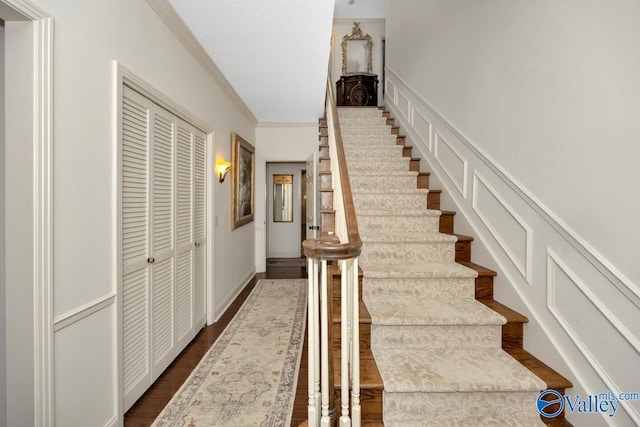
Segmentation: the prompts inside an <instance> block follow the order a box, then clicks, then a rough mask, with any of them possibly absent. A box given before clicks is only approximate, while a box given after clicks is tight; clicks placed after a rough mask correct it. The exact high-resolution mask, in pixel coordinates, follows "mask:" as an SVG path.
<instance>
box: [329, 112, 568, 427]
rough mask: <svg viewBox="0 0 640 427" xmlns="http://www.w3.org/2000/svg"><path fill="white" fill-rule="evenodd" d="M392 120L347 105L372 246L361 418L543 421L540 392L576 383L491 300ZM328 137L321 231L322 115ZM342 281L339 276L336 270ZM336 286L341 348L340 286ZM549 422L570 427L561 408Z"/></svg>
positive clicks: (398, 422) (363, 220)
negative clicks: (533, 348) (542, 356)
mask: <svg viewBox="0 0 640 427" xmlns="http://www.w3.org/2000/svg"><path fill="white" fill-rule="evenodd" d="M388 116H389V115H388V113H385V112H383V111H382V110H380V109H378V108H341V109H339V118H340V124H341V133H342V140H343V143H344V146H345V154H346V159H347V164H348V168H349V178H350V182H351V187H352V190H353V197H354V203H355V208H356V215H357V220H358V228H359V231H360V236H361V239H362V241H363V246H362V253H361V254H360V261H359V262H360V266H361V280H360V286H361V287H362V291H361V293H360V295H363V297H362V302H361V304H360V328H359V329H360V348H361V358H360V359H361V388H362V394H361V402H362V419H363V420H364V421H363V425H370V426H376V425H383V421H384V425H386V426H405V427H411V426H419V425H426V424H427V423H428V424H429V425H443V426H444V425H447V426H448V425H461V426H472V425H473V426H482V425H492V426H494V425H495V426H497V425H505V426H506V425H509V426H515V425H522V426H533V425H544V424H543V423H542V421H541V418H540V416H539V414H538V412H537V410H536V408H535V401H536V398H537V396H538V394H539V392H540V391H541V390H544V389H547V388H553V389H556V390H558V391H559V392H560V393H564V391H565V388H569V387H571V386H572V385H571V383H570V382H569V381H568V380H566V379H565V378H563V377H562V376H560V375H559V374H558V373H556V372H555V371H553V370H552V369H550V368H548V367H547V366H546V365H544V364H543V363H542V362H540V361H539V360H537V359H536V358H534V357H533V356H532V355H531V354H529V353H528V352H526V351H525V350H524V349H523V348H522V341H523V340H522V333H523V327H522V326H523V324H524V323H526V322H527V319H526V317H525V316H522V315H520V314H519V313H516V312H515V311H513V310H510V309H509V308H507V307H505V306H503V305H502V304H500V303H498V302H496V301H494V300H493V276H495V274H496V273H495V272H493V271H491V270H489V269H486V268H483V267H481V266H478V265H476V264H474V263H472V262H471V242H472V240H473V239H472V238H471V237H467V236H461V235H455V234H454V233H453V231H454V230H453V224H454V221H453V219H454V216H455V212H452V211H440V210H439V209H440V191H437V190H433V189H429V174H428V173H426V172H420V171H419V165H420V159H418V158H413V157H412V153H411V152H412V149H411V147H409V146H407V145H406V144H405V138H404V137H402V136H400V135H398V134H399V131H398V129H397V128H394V127H393V121H392V119H389V117H388ZM323 127H324V129H323ZM320 132H321V133H320V135H321V136H320V140H321V145H320V151H321V172H320V175H321V179H320V181H321V201H322V206H321V216H322V227H323V230H331V229H332V226H333V216H332V215H333V211H332V190H331V176H330V172H329V171H328V169H327V168H326V165H328V158H327V157H328V151H327V148H326V146H325V145H324V144H323V142H324V140H323V138H324V137H325V135H326V124H325V123H323V121H322V119H321V122H320ZM333 278H334V280H333V281H334V282H335V283H339V279H340V272H339V271H337V269H334V271H333ZM333 289H334V291H333V297H334V309H333V318H334V328H333V341H334V343H335V348H337V349H339V343H340V325H339V322H340V311H339V310H340V294H339V286H333ZM337 352H338V350H336V353H337ZM337 366H339V364H338V363H336V364H334V378H335V381H334V382H335V384H336V387H335V389H336V393H338V392H339V387H340V372H339V369H337ZM543 421H544V422H545V423H546V424H552V425H570V424H569V423H568V422H567V421H566V420H565V419H564V414H562V415H561V416H560V417H557V418H554V419H543Z"/></svg>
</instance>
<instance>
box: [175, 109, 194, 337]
mask: <svg viewBox="0 0 640 427" xmlns="http://www.w3.org/2000/svg"><path fill="white" fill-rule="evenodd" d="M194 136H195V132H194V130H193V128H192V127H191V126H189V125H188V124H187V123H185V122H183V121H182V120H178V140H177V163H176V171H177V173H176V180H177V195H178V197H177V208H178V210H177V217H176V229H177V235H176V237H177V253H176V261H177V275H176V279H177V280H176V296H177V305H178V317H177V322H178V323H177V333H178V340H179V341H183V340H185V339H189V340H190V339H191V338H190V331H191V330H192V329H193V322H194V319H193V286H192V284H193V252H194V249H195V247H194V241H193V144H194Z"/></svg>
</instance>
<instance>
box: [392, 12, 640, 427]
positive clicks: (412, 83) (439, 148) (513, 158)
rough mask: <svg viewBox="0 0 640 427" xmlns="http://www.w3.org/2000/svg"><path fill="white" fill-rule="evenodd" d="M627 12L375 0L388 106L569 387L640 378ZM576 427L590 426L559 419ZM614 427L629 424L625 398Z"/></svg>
mask: <svg viewBox="0 0 640 427" xmlns="http://www.w3.org/2000/svg"><path fill="white" fill-rule="evenodd" d="M638 12H640V5H638V4H637V3H635V2H626V1H616V2H613V3H611V2H609V3H607V4H606V5H605V4H603V3H602V2H596V1H589V2H584V1H577V0H574V1H569V2H563V3H562V4H558V2H553V1H550V0H549V1H547V0H545V1H538V2H529V1H524V0H518V1H512V2H500V1H486V2H474V1H470V0H469V1H459V2H450V1H446V0H433V1H429V2H423V1H417V0H412V1H408V0H403V1H398V0H389V1H387V11H386V23H387V27H386V37H387V62H386V63H387V67H388V73H387V77H388V80H387V83H388V86H387V94H386V102H387V104H388V106H389V108H390V109H391V110H392V112H393V114H394V116H395V117H396V118H397V119H398V120H399V122H400V125H401V127H402V132H404V133H406V134H407V136H408V139H409V141H410V143H411V144H413V145H414V146H415V147H416V148H417V149H418V150H419V151H420V154H421V155H422V156H423V158H424V160H425V162H424V163H425V164H424V165H423V168H424V169H426V170H431V171H432V172H434V174H435V178H434V180H433V181H434V183H435V185H436V186H437V185H441V186H442V187H444V189H445V190H446V192H447V194H448V196H447V197H446V198H445V199H444V208H445V209H446V208H453V209H457V210H458V211H459V212H461V213H462V214H463V215H464V217H465V218H466V220H462V218H456V229H457V230H460V231H461V232H463V233H472V234H474V235H476V236H478V237H480V239H479V240H480V241H481V242H482V244H479V242H478V241H476V243H474V259H475V260H479V262H481V263H483V264H486V265H487V266H489V267H491V268H494V269H496V270H498V271H499V276H498V279H497V283H496V297H497V299H499V300H501V301H503V302H506V303H507V304H508V305H512V306H513V307H514V308H516V309H518V310H520V311H523V312H524V313H525V314H527V315H528V316H529V318H530V320H531V322H530V323H529V324H528V325H527V327H526V331H525V347H526V348H527V349H528V350H529V351H531V352H533V353H534V354H536V355H537V356H538V357H540V358H541V359H543V360H544V361H546V362H547V363H549V364H550V365H551V366H553V367H554V368H556V369H558V370H560V371H561V372H562V373H563V374H564V375H566V376H568V377H569V378H570V379H571V380H572V381H573V382H574V386H575V387H574V389H573V390H569V393H572V394H582V395H584V394H586V393H599V392H602V391H607V390H608V389H610V390H614V391H628V390H630V389H635V388H637V385H638V384H640V372H638V371H637V370H635V369H629V367H631V366H637V365H638V364H640V327H639V326H638V323H637V319H638V317H639V316H640V310H639V309H638V307H640V289H639V288H638V283H639V282H640V280H639V279H640V266H638V263H637V261H636V258H637V255H636V254H637V251H636V250H635V249H634V247H633V246H632V245H634V242H635V240H636V239H637V238H638V237H639V236H640V228H639V227H637V226H635V224H636V223H635V221H636V218H635V217H636V216H637V212H638V211H639V210H640V209H639V208H640V200H639V199H638V197H636V196H635V195H636V194H637V188H638V185H639V184H640V171H639V169H638V168H637V167H635V161H636V159H637V158H638V157H639V155H640V147H638V145H637V144H636V143H635V142H636V141H637V140H638V139H640V138H639V137H640V122H639V121H638V120H637V117H636V116H637V112H638V111H640V81H638V79H637V75H638V71H639V70H640V54H639V53H638V51H637V49H636V46H635V45H634V43H633V41H632V40H637V39H638V37H640V26H639V25H638V24H639V22H638V21H639V20H640V13H638ZM567 416H568V418H569V419H570V421H572V422H574V424H577V425H585V426H591V425H604V424H605V420H604V418H602V417H600V416H598V415H593V416H585V415H573V414H567ZM606 422H608V423H611V424H612V425H621V426H622V425H632V424H639V423H640V403H639V402H624V403H623V404H622V405H621V408H620V409H619V410H618V413H617V414H616V417H615V418H613V419H609V420H607V421H606Z"/></svg>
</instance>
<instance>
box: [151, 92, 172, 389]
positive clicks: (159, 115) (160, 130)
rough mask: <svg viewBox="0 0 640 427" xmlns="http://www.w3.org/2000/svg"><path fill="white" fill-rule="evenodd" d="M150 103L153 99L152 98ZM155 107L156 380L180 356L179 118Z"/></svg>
mask: <svg viewBox="0 0 640 427" xmlns="http://www.w3.org/2000/svg"><path fill="white" fill-rule="evenodd" d="M149 102H150V101H149ZM151 108H152V110H153V119H154V120H153V126H152V142H153V143H152V144H151V152H152V158H153V162H152V165H151V177H152V179H151V181H152V185H151V219H150V220H151V224H152V234H151V251H150V253H149V257H150V258H151V260H150V261H152V262H150V268H151V298H152V299H151V325H152V329H151V335H152V336H151V341H152V343H153V347H152V371H151V372H152V379H153V380H155V379H156V378H157V377H158V376H159V375H160V374H161V373H162V371H164V369H165V368H166V367H167V366H169V364H170V363H171V361H172V360H173V359H174V358H175V356H176V351H175V349H176V339H175V309H176V295H175V290H174V288H175V277H176V267H177V266H176V260H175V243H174V241H175V203H176V202H175V198H176V191H175V163H176V162H175V157H176V156H175V138H176V123H175V117H174V116H173V115H172V114H170V113H169V112H167V111H165V110H163V109H162V108H160V107H158V106H156V105H155V104H152V105H151Z"/></svg>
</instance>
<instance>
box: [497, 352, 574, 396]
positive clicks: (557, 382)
mask: <svg viewBox="0 0 640 427" xmlns="http://www.w3.org/2000/svg"><path fill="white" fill-rule="evenodd" d="M505 351H506V352H507V353H509V354H510V355H511V357H513V358H514V359H516V360H517V361H518V362H520V363H522V364H523V365H524V366H526V367H527V369H529V370H530V371H531V372H533V373H534V374H536V375H537V376H538V377H539V378H540V379H541V380H542V381H544V382H545V383H547V388H551V389H556V390H558V389H560V390H561V389H567V388H571V387H573V384H572V383H571V381H569V380H568V379H566V378H565V377H563V376H562V375H560V374H559V373H558V372H556V371H555V370H553V369H552V368H550V367H549V366H547V365H546V364H545V363H544V362H542V361H541V360H539V359H538V358H536V357H535V356H534V355H532V354H531V353H529V352H528V351H527V350H524V349H521V348H518V349H508V350H505Z"/></svg>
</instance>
